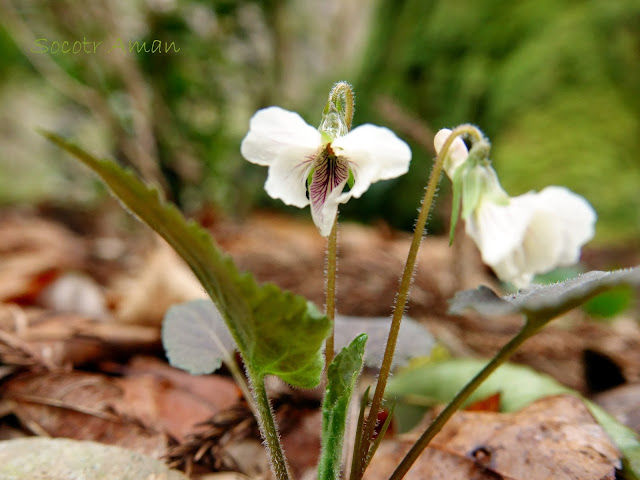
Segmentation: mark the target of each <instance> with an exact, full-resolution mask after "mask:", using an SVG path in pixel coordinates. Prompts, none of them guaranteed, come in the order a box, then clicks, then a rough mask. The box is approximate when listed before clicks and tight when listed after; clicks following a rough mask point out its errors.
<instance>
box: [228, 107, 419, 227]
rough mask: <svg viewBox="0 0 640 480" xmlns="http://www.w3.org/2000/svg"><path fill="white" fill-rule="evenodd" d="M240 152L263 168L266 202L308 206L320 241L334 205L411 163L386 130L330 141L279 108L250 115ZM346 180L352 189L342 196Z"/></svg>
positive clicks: (368, 129)
mask: <svg viewBox="0 0 640 480" xmlns="http://www.w3.org/2000/svg"><path fill="white" fill-rule="evenodd" d="M240 151H241V153H242V155H243V156H244V158H246V159H247V160H248V161H250V162H252V163H256V164H258V165H264V166H268V167H269V172H268V175H267V181H266V183H265V190H266V191H267V193H268V194H269V196H270V197H272V198H278V199H280V200H282V201H283V202H284V203H286V204H287V205H295V206H296V207H299V208H304V207H306V206H307V205H309V204H311V216H312V218H313V221H314V222H315V224H316V226H317V227H318V230H319V231H320V234H321V235H322V236H324V237H327V236H328V235H329V234H330V233H331V228H332V226H333V222H334V220H335V218H336V215H337V212H338V204H340V203H346V202H347V201H348V200H349V199H350V198H351V197H355V198H359V197H360V196H361V195H362V194H363V193H364V192H365V191H366V190H367V189H368V188H369V186H370V185H371V184H372V183H374V182H377V181H378V180H387V179H390V178H395V177H398V176H400V175H403V174H404V173H406V172H407V170H408V169H409V161H410V160H411V150H410V149H409V146H408V145H407V144H406V143H405V142H404V141H402V140H400V139H399V138H398V137H397V136H396V135H395V134H394V133H393V132H392V131H391V130H389V129H388V128H384V127H377V126H375V125H370V124H366V125H361V126H359V127H357V128H354V129H353V130H351V131H350V132H348V133H346V134H344V135H342V136H337V137H336V138H334V139H330V138H328V136H327V135H326V134H323V133H321V132H319V131H318V130H317V129H315V128H314V127H312V126H311V125H308V124H307V123H306V122H305V121H304V120H303V119H302V117H300V115H298V114H297V113H294V112H289V111H287V110H284V109H282V108H280V107H269V108H265V109H262V110H259V111H258V112H256V113H255V114H254V115H253V117H252V118H251V121H250V123H249V132H248V133H247V135H246V136H245V138H244V140H243V141H242V145H241V147H240ZM350 175H352V176H353V185H352V187H351V189H350V190H349V191H347V192H344V191H343V190H344V188H345V186H346V185H347V182H348V181H349V177H350ZM310 176H311V181H310V183H309V185H308V196H307V180H308V179H309V177H310Z"/></svg>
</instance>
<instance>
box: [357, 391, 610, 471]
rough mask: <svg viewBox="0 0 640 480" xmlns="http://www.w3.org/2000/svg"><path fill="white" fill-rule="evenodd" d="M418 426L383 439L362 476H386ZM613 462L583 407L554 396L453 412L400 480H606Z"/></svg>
mask: <svg viewBox="0 0 640 480" xmlns="http://www.w3.org/2000/svg"><path fill="white" fill-rule="evenodd" d="M424 428H425V426H423V427H422V428H417V429H416V430H415V431H416V432H418V433H417V434H413V433H412V434H407V435H406V436H403V437H402V438H399V439H395V440H386V441H384V442H383V443H382V445H381V447H380V449H379V450H378V453H376V455H375V457H374V458H373V460H372V462H371V464H370V466H369V468H368V470H367V474H366V476H365V478H366V479H367V480H377V479H386V478H388V476H389V475H390V474H391V473H392V472H393V470H394V469H395V467H396V466H397V465H398V463H399V462H400V460H401V459H402V458H403V457H404V455H405V454H406V452H407V451H408V450H409V448H410V447H411V445H412V444H413V443H414V441H415V440H416V439H417V437H418V436H419V434H421V433H422V431H423V430H424ZM619 458H620V453H619V452H618V450H617V448H616V447H615V446H614V445H613V444H612V443H611V440H610V439H609V437H608V436H607V434H606V433H605V432H604V430H603V429H602V427H600V426H599V425H598V424H597V423H596V422H595V420H594V419H593V417H592V416H591V414H590V413H589V411H588V410H587V408H586V406H585V405H584V403H582V401H580V400H579V399H578V398H576V397H572V396H570V395H558V396H553V397H546V398H543V399H541V400H538V401H536V402H535V403H532V404H531V405H529V406H528V407H526V408H523V409H522V410H520V411H518V412H515V413H491V412H457V413H456V414H455V415H454V416H453V417H452V418H451V420H450V421H449V422H448V423H447V424H446V425H445V427H444V428H443V429H442V431H441V432H440V433H439V434H438V435H436V437H435V438H434V439H433V441H432V442H431V444H430V446H429V447H428V448H427V449H426V450H425V451H424V452H423V453H422V455H421V456H420V457H419V458H418V460H417V462H416V463H415V464H414V465H413V467H412V468H411V469H410V470H409V472H408V474H407V475H406V476H405V478H406V479H408V480H411V479H423V480H440V479H448V480H458V479H459V480H468V479H469V478H473V479H474V480H475V479H481V480H484V479H487V480H489V479H492V480H495V479H496V478H503V479H508V480H547V479H551V478H552V479H555V480H561V479H562V480H613V479H615V476H616V472H615V471H616V469H617V468H620V466H621V463H620V460H619Z"/></svg>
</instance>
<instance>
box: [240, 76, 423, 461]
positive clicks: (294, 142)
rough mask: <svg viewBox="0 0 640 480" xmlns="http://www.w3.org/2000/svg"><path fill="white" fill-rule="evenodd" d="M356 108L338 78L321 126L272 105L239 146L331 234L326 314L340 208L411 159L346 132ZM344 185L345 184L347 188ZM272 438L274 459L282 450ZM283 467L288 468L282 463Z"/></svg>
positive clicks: (270, 188) (365, 135)
mask: <svg viewBox="0 0 640 480" xmlns="http://www.w3.org/2000/svg"><path fill="white" fill-rule="evenodd" d="M353 111H354V100H353V91H352V89H351V87H350V86H349V84H347V83H345V82H340V83H337V84H336V85H335V86H334V87H333V89H332V90H331V93H330V94H329V101H328V102H327V105H326V107H325V109H324V111H323V115H322V121H321V123H320V127H319V128H318V129H315V128H313V127H312V126H310V125H308V124H307V123H305V121H304V120H303V119H302V118H301V117H300V116H299V115H298V114H297V113H293V112H289V111H287V110H284V109H282V108H280V107H269V108H265V109H262V110H259V111H258V112H256V113H255V115H254V116H253V117H252V118H251V121H250V123H249V131H248V132H247V135H246V136H245V138H244V140H243V141H242V144H241V147H240V151H241V153H242V155H243V156H244V157H245V158H246V159H247V160H248V161H250V162H252V163H255V164H258V165H264V166H267V167H269V171H268V174H267V181H266V182H265V190H266V192H267V194H269V196H271V197H272V198H278V199H280V200H282V201H283V202H284V203H286V204H287V205H294V206H296V207H299V208H304V207H306V206H307V205H310V206H311V217H312V218H313V221H314V223H315V225H316V227H317V228H318V231H319V232H320V234H321V235H322V236H323V237H328V249H327V278H326V282H327V283H326V286H327V304H326V308H327V317H329V318H330V319H331V320H333V319H334V316H335V284H336V259H337V254H336V253H337V245H336V244H337V214H338V206H339V204H341V203H346V202H347V201H348V200H349V199H350V198H351V197H355V198H359V197H360V196H361V195H362V194H363V193H364V192H365V191H367V189H368V188H369V186H370V185H371V184H372V183H374V182H377V181H379V180H386V179H391V178H395V177H398V176H400V175H403V174H404V173H406V172H407V171H408V169H409V162H410V160H411V150H410V149H409V146H408V145H407V144H406V143H405V142H404V141H402V140H400V139H399V138H398V137H397V136H396V135H395V134H394V133H393V132H392V131H391V130H389V129H387V128H384V127H377V126H375V125H370V124H365V125H361V126H359V127H357V128H355V129H353V130H351V123H352V119H353ZM347 185H348V186H349V187H350V188H349V189H348V191H344V190H345V188H346V187H347ZM333 353H334V339H333V333H331V334H330V336H329V338H328V339H327V342H326V346H325V355H326V362H327V365H329V363H331V361H332V359H333ZM264 399H266V396H264ZM267 401H268V399H267ZM262 410H263V411H265V413H266V410H265V409H264V408H263V409H262ZM271 424H273V429H274V431H275V424H274V423H273V422H271ZM265 425H266V426H267V427H269V428H271V427H270V424H269V423H266V424H265ZM271 433H273V432H271ZM265 437H266V438H268V439H276V440H277V432H276V434H275V436H274V435H271V434H270V433H268V432H267V433H266V434H265ZM276 443H277V442H275V441H274V444H273V447H274V452H273V453H272V459H274V460H275V461H277V460H278V457H279V456H280V453H281V447H280V446H279V444H276ZM283 458H284V457H283ZM281 470H282V471H283V472H286V465H285V466H283V468H282V469H281Z"/></svg>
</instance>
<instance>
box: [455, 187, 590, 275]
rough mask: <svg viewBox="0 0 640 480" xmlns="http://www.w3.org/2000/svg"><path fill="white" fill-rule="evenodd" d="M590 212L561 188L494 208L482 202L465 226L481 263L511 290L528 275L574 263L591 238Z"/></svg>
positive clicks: (531, 195)
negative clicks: (511, 285)
mask: <svg viewBox="0 0 640 480" xmlns="http://www.w3.org/2000/svg"><path fill="white" fill-rule="evenodd" d="M595 220H596V215H595V212H594V211H593V208H592V207H591V206H590V205H589V203H588V202H587V201H586V200H584V198H582V197H580V196H579V195H576V194H575V193H573V192H571V191H570V190H568V189H566V188H563V187H547V188H545V189H544V190H543V191H542V192H540V193H532V192H530V193H527V194H524V195H520V196H519V197H515V198H512V199H511V200H510V203H509V205H507V206H500V205H496V204H494V203H492V202H490V201H484V202H483V203H482V205H480V206H479V208H478V209H477V210H476V212H474V215H473V216H472V218H470V219H469V221H468V222H467V232H468V233H469V235H470V236H471V237H472V238H473V239H474V240H475V241H476V244H477V245H478V247H479V248H480V250H481V252H482V259H483V261H484V262H485V263H487V264H488V265H490V266H491V267H492V268H493V270H494V271H495V272H496V274H497V275H498V277H499V278H501V279H502V280H505V281H510V282H512V283H513V284H514V285H516V286H517V287H519V288H521V287H525V286H527V285H528V284H529V283H530V282H531V280H532V279H533V276H534V275H536V274H540V273H546V272H548V271H551V270H553V269H554V268H557V267H559V266H567V265H572V264H574V263H576V262H577V261H578V259H579V257H580V249H581V247H582V245H584V244H585V243H586V242H587V241H589V240H590V239H591V238H592V237H593V233H594V223H595Z"/></svg>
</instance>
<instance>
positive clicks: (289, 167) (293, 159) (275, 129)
mask: <svg viewBox="0 0 640 480" xmlns="http://www.w3.org/2000/svg"><path fill="white" fill-rule="evenodd" d="M321 143H322V138H321V135H320V132H318V131H317V130H316V129H315V128H313V127H312V126H311V125H308V124H307V123H306V122H305V121H304V120H303V119H302V117H300V115H298V114H297V113H294V112H289V111H287V110H284V109H282V108H280V107H269V108H265V109H262V110H259V111H257V112H256V113H255V115H254V116H253V117H252V118H251V121H250V123H249V132H248V133H247V135H246V136H245V137H244V140H243V141H242V145H241V146H240V152H241V153H242V156H243V157H244V158H246V159H247V160H249V161H250V162H252V163H256V164H258V165H268V166H269V174H268V177H267V182H266V183H265V189H266V191H267V193H268V194H269V196H271V197H272V198H279V199H281V200H282V201H283V202H284V203H286V204H287V205H295V206H296V207H305V206H307V205H308V204H309V200H308V199H307V188H306V183H305V182H306V179H307V176H308V174H309V170H310V168H311V164H312V163H313V160H314V159H315V155H316V153H317V150H318V148H319V147H320V145H321Z"/></svg>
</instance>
